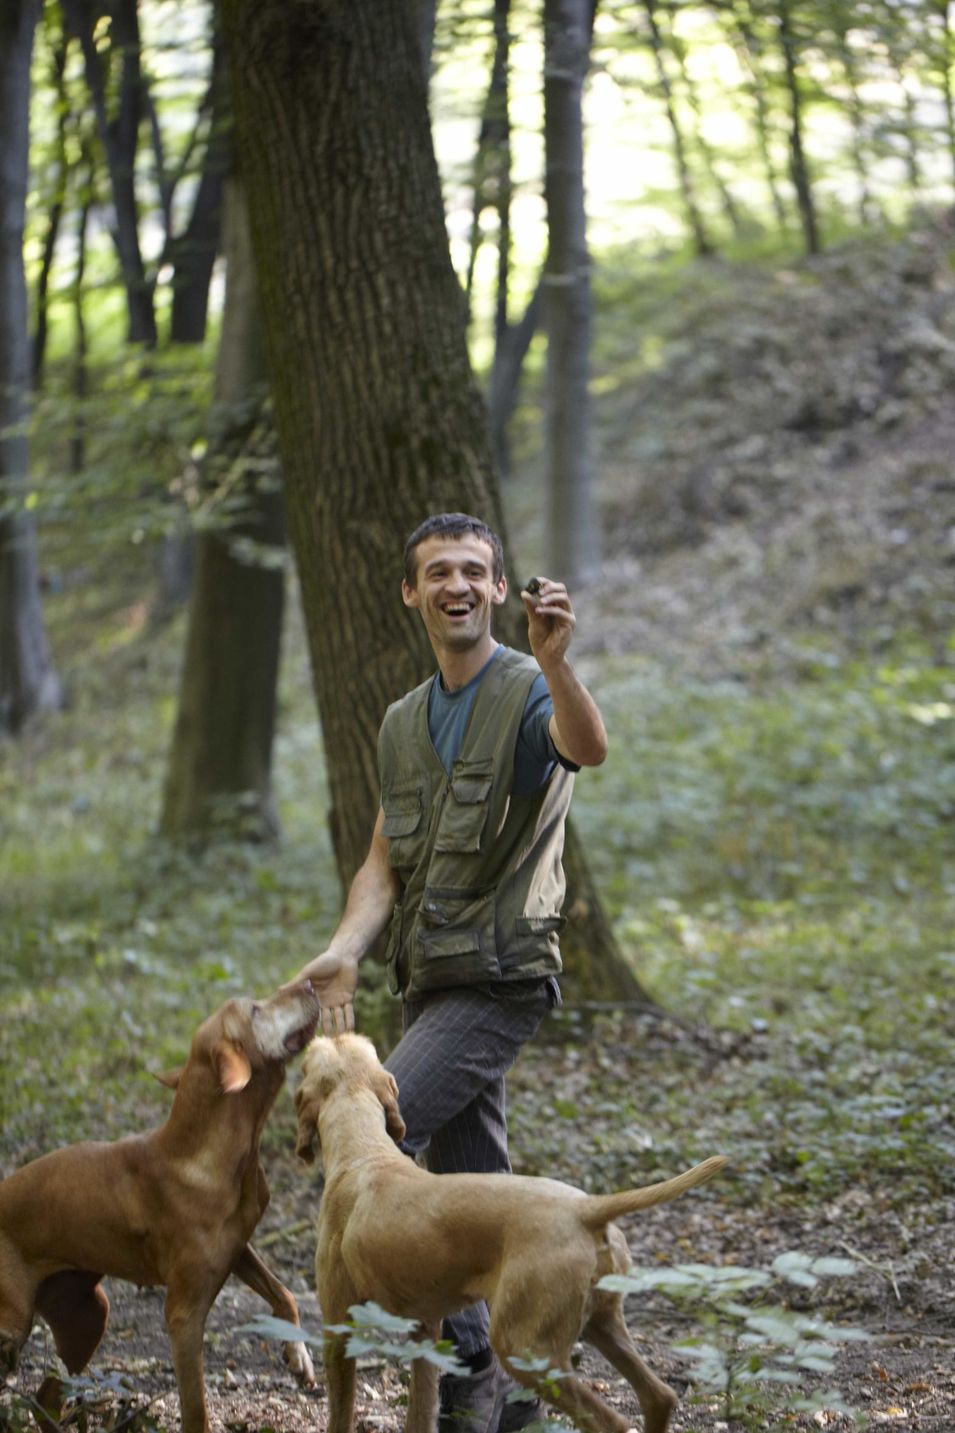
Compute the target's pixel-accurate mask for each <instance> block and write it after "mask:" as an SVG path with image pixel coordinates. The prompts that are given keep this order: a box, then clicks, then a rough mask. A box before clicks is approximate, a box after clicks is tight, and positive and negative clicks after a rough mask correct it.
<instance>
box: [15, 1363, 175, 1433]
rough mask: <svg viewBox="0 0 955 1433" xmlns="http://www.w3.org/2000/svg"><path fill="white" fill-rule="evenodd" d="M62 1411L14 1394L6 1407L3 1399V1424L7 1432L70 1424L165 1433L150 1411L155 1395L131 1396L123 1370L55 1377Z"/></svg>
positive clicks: (121, 1432) (110, 1432)
mask: <svg viewBox="0 0 955 1433" xmlns="http://www.w3.org/2000/svg"><path fill="white" fill-rule="evenodd" d="M55 1383H56V1385H57V1389H56V1391H57V1394H58V1399H57V1401H58V1402H59V1404H60V1411H59V1412H58V1413H56V1412H54V1411H52V1410H51V1409H50V1408H48V1407H45V1406H44V1404H43V1403H41V1402H39V1401H38V1400H37V1399H35V1398H30V1397H29V1396H27V1395H23V1394H13V1395H12V1396H11V1398H10V1400H9V1403H8V1405H7V1406H6V1407H5V1406H4V1402H3V1400H2V1399H0V1428H2V1429H4V1430H5V1433H28V1430H29V1433H35V1430H36V1429H38V1428H39V1429H40V1430H43V1429H47V1430H51V1429H56V1428H70V1429H76V1430H78V1433H87V1430H88V1429H92V1428H95V1429H100V1430H102V1433H162V1430H161V1427H160V1424H159V1423H158V1422H157V1421H156V1419H155V1418H154V1417H153V1415H152V1413H151V1412H150V1411H149V1410H150V1407H151V1405H152V1403H154V1402H155V1399H149V1400H148V1401H145V1402H144V1401H143V1400H142V1399H140V1398H130V1395H129V1389H128V1388H127V1386H126V1383H125V1382H124V1380H123V1377H122V1375H121V1374H119V1373H109V1374H96V1373H87V1374H77V1375H74V1376H67V1375H63V1376H62V1377H57V1378H56V1379H55Z"/></svg>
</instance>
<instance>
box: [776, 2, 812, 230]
mask: <svg viewBox="0 0 955 1433" xmlns="http://www.w3.org/2000/svg"><path fill="white" fill-rule="evenodd" d="M777 15H778V20H779V42H780V45H781V47H782V52H783V64H784V66H785V72H786V90H787V93H788V95H789V115H790V130H789V156H790V169H791V173H792V181H793V188H794V189H795V191H796V203H797V206H798V208H799V219H800V222H801V224H802V232H803V238H804V240H805V244H806V251H807V253H810V254H818V253H819V252H820V249H821V244H820V242H819V225H818V222H817V220H816V204H815V200H814V198H813V193H812V183H811V181H810V178H809V165H808V164H807V162H806V149H805V144H804V142H803V119H802V93H801V90H800V85H799V66H798V60H797V41H796V35H795V31H794V28H793V21H792V13H791V11H790V8H789V0H779V5H778V8H777Z"/></svg>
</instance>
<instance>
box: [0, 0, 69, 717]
mask: <svg viewBox="0 0 955 1433" xmlns="http://www.w3.org/2000/svg"><path fill="white" fill-rule="evenodd" d="M39 14H40V4H39V0H7V3H6V4H5V5H4V7H3V8H2V9H0V514H2V513H3V508H4V504H5V503H6V502H10V503H11V504H12V511H9V512H7V514H6V515H5V516H0V734H10V733H15V732H17V731H19V730H20V728H21V727H22V726H23V724H24V723H25V722H26V721H27V720H28V718H29V717H30V716H32V715H33V714H34V713H35V712H38V711H42V710H44V709H50V708H53V707H56V706H58V705H59V702H60V686H59V682H58V681H57V678H56V675H55V673H54V671H53V667H52V665H51V662H50V656H49V650H48V647H47V642H46V634H45V630H44V626H43V611H42V606H41V602H40V580H39V563H38V558H37V549H36V533H35V529H34V526H33V522H32V519H31V517H30V515H29V513H28V512H27V511H26V510H25V509H24V507H23V506H22V503H23V498H24V496H25V488H26V484H27V463H28V452H27V438H26V431H25V425H26V420H27V396H28V393H29V390H30V383H31V356H30V337H29V333H28V329H27V290H26V277H25V275H24V271H23V223H24V213H25V209H26V197H27V174H28V156H29V115H30V57H31V55H32V53H33V36H34V33H35V30H36V24H37V20H38V18H39Z"/></svg>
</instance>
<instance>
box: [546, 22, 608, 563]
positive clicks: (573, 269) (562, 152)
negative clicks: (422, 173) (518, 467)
mask: <svg viewBox="0 0 955 1433" xmlns="http://www.w3.org/2000/svg"><path fill="white" fill-rule="evenodd" d="M590 24H591V10H590V5H589V3H588V0H545V3H544V149H545V163H546V174H545V180H544V197H545V199H546V202H547V233H548V251H547V262H546V266H545V270H544V322H545V326H546V329H547V396H546V412H545V449H546V461H547V483H548V508H549V519H550V525H549V535H548V561H549V563H550V565H551V568H552V571H553V575H554V576H556V577H559V578H560V579H561V580H563V581H567V582H570V583H575V582H580V581H581V580H582V579H585V578H587V577H588V576H589V575H591V574H592V573H593V571H594V569H595V568H596V566H597V564H598V562H599V560H600V530H599V521H598V516H597V508H596V498H595V495H594V475H593V464H592V455H591V421H590V394H589V380H590V333H591V324H592V303H591V295H590V256H589V254H588V252H587V210H586V202H585V197H584V130H583V87H584V79H585V78H586V74H587V64H588V59H589V51H590Z"/></svg>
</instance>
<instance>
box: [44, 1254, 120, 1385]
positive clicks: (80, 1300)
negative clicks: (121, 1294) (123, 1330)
mask: <svg viewBox="0 0 955 1433" xmlns="http://www.w3.org/2000/svg"><path fill="white" fill-rule="evenodd" d="M102 1277H103V1276H102V1274H94V1273H93V1272H92V1271H91V1270H88V1269H61V1270H60V1272H59V1273H58V1274H50V1275H49V1277H48V1278H46V1279H44V1280H43V1282H42V1284H41V1285H40V1286H39V1288H38V1289H37V1291H36V1311H37V1313H38V1314H40V1315H41V1316H42V1317H43V1318H44V1319H45V1320H46V1322H47V1323H48V1324H49V1325H50V1329H51V1332H52V1334H53V1342H54V1343H55V1344H56V1351H57V1353H58V1354H59V1355H60V1358H62V1360H63V1362H64V1363H65V1364H66V1367H67V1369H68V1370H69V1372H70V1373H81V1372H82V1371H83V1369H84V1368H85V1367H86V1365H87V1364H88V1363H89V1361H90V1359H91V1358H92V1357H93V1354H94V1353H95V1352H96V1350H97V1348H98V1347H99V1342H100V1339H101V1338H102V1337H103V1334H104V1333H105V1331H106V1324H107V1321H108V1320H109V1299H108V1298H107V1297H106V1291H105V1289H104V1288H103V1286H102V1285H101V1283H100V1280H101V1279H102Z"/></svg>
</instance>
